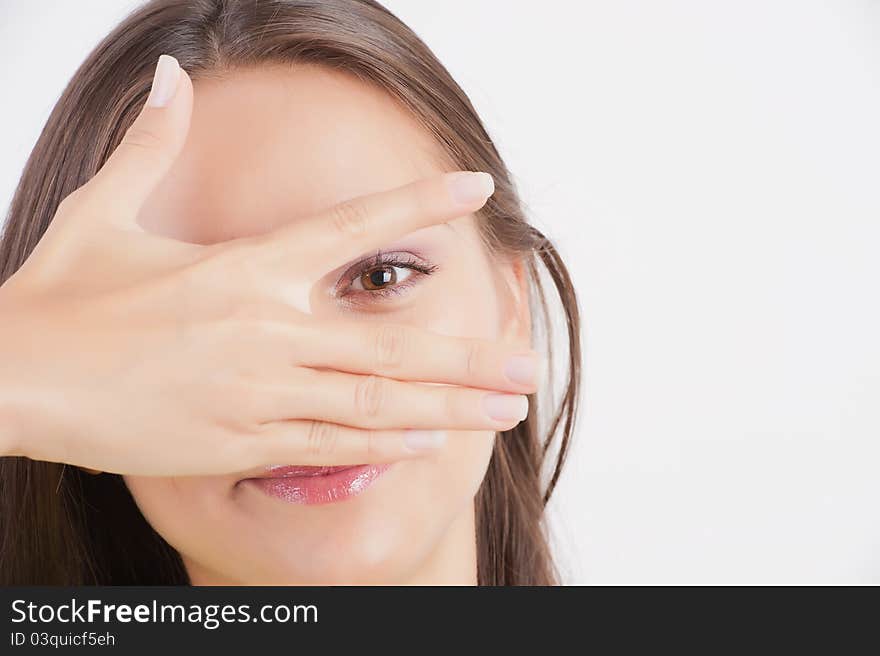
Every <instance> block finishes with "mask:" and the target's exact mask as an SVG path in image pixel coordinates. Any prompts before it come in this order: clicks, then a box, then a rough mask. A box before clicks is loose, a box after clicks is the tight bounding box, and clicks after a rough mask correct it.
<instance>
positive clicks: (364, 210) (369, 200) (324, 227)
mask: <svg viewBox="0 0 880 656" xmlns="http://www.w3.org/2000/svg"><path fill="white" fill-rule="evenodd" d="M493 192H494V183H493V182H492V177H491V176H490V175H489V174H488V173H478V172H471V171H459V172H456V173H445V174H443V175H439V176H434V177H432V178H428V179H425V180H419V181H418V182H413V183H410V184H407V185H404V186H402V187H398V188H396V189H392V190H390V191H383V192H379V193H375V194H370V195H367V196H360V197H358V198H355V199H352V200H348V201H345V202H343V203H340V204H338V205H335V206H334V207H332V208H330V209H329V210H327V211H325V212H321V213H319V214H317V215H314V216H310V217H307V218H304V219H302V220H300V221H296V222H294V223H292V224H290V225H288V226H285V227H283V228H280V229H278V230H276V231H273V232H270V233H267V234H265V235H261V236H259V237H255V238H252V239H253V240H254V242H255V243H257V244H258V245H259V250H260V252H261V257H262V258H264V259H263V260H262V261H263V262H265V265H266V266H268V267H270V268H272V269H275V270H279V271H280V272H282V273H284V272H286V271H287V270H289V268H290V267H291V265H292V264H293V265H299V266H300V267H301V265H302V259H303V257H306V258H308V257H311V258H312V259H311V260H310V261H312V262H316V263H318V262H319V263H320V264H321V266H322V268H323V270H325V271H329V270H332V269H333V268H335V267H336V266H341V265H342V264H345V263H346V262H347V261H349V260H351V259H353V258H355V257H357V256H359V255H362V254H363V253H366V252H367V251H370V250H373V249H375V248H378V247H380V246H382V245H383V244H385V243H387V242H389V241H392V240H394V239H397V238H399V237H402V236H404V235H407V234H409V233H410V232H413V231H415V230H418V229H419V228H423V227H426V226H429V225H433V224H437V223H444V222H447V221H451V220H452V219H454V218H457V217H460V216H464V215H466V214H469V213H471V212H475V211H476V210H478V209H480V208H481V207H482V206H483V205H484V204H485V203H486V200H487V199H488V198H489V196H491V195H492V193H493ZM303 244H308V246H309V247H308V251H307V252H306V251H303V248H302V245H303ZM293 252H296V253H302V254H303V255H302V256H299V257H296V258H292V257H291V256H290V254H291V253H293Z"/></svg>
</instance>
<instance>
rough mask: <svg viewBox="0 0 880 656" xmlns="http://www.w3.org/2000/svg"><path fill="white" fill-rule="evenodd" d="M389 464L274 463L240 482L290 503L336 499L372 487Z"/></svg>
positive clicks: (325, 501) (352, 495) (344, 498)
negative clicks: (310, 465) (309, 465)
mask: <svg viewBox="0 0 880 656" xmlns="http://www.w3.org/2000/svg"><path fill="white" fill-rule="evenodd" d="M390 466H391V464H390V463H388V464H378V465H343V466H340V467H308V466H302V465H272V466H271V467H266V468H265V469H264V470H263V471H262V472H261V473H260V474H259V475H257V476H255V477H253V478H245V479H242V480H240V481H239V482H238V484H245V485H250V486H253V487H255V488H256V489H258V490H259V491H260V492H262V493H263V494H265V495H267V496H270V497H273V498H275V499H280V500H281V501H286V502H287V503H297V504H302V505H317V504H323V503H336V502H338V501H345V500H346V499H350V498H351V497H354V496H357V495H358V494H361V493H362V492H364V491H366V490H367V489H369V487H370V486H371V485H372V484H373V483H374V482H375V481H376V480H377V479H378V478H379V477H380V476H381V475H382V474H384V473H385V471H386V470H387V469H388V468H389V467H390Z"/></svg>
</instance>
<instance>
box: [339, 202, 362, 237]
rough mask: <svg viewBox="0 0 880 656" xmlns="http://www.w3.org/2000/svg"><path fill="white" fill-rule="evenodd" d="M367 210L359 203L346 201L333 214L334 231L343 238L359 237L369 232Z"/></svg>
mask: <svg viewBox="0 0 880 656" xmlns="http://www.w3.org/2000/svg"><path fill="white" fill-rule="evenodd" d="M367 222H368V217H367V209H366V207H364V205H363V203H361V202H358V201H344V202H342V203H339V204H338V205H336V206H335V207H334V208H333V210H332V212H331V224H332V226H333V229H334V231H335V232H336V233H337V234H339V235H341V236H343V237H358V236H360V235H363V234H365V233H366V232H367Z"/></svg>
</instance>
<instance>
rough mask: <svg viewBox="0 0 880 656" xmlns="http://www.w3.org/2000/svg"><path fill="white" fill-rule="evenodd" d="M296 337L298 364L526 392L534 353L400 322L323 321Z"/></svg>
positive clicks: (531, 383)
mask: <svg viewBox="0 0 880 656" xmlns="http://www.w3.org/2000/svg"><path fill="white" fill-rule="evenodd" d="M309 331H310V332H311V334H310V335H307V336H303V335H299V336H298V338H297V343H296V347H297V353H296V359H297V364H298V365H301V366H307V367H322V368H328V369H336V370H339V371H347V372H350V373H358V374H376V375H378V376H383V377H385V378H396V379H398V380H410V381H426V382H436V383H448V384H456V385H467V386H469V387H481V388H485V389H495V390H504V391H510V392H519V393H520V394H531V393H533V392H536V391H537V389H538V388H537V385H538V378H539V365H540V361H539V357H538V355H537V353H535V352H534V351H531V350H528V349H523V348H522V347H521V346H515V345H510V344H505V343H503V342H495V341H492V340H486V339H473V338H464V337H451V336H447V335H440V334H437V333H432V332H429V331H427V330H422V329H420V328H415V327H412V326H406V325H402V324H378V323H377V324H367V325H365V324H363V323H354V322H342V321H339V322H324V321H322V322H321V323H320V325H318V326H315V327H313V328H309Z"/></svg>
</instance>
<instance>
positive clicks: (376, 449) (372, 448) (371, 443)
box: [363, 429, 382, 459]
mask: <svg viewBox="0 0 880 656" xmlns="http://www.w3.org/2000/svg"><path fill="white" fill-rule="evenodd" d="M363 433H364V451H365V453H366V456H367V458H368V459H373V458H378V457H379V456H381V454H382V449H381V447H382V445H381V443H380V441H379V440H380V439H381V438H380V437H379V434H378V433H377V432H376V431H374V430H369V429H367V430H365V431H363Z"/></svg>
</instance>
